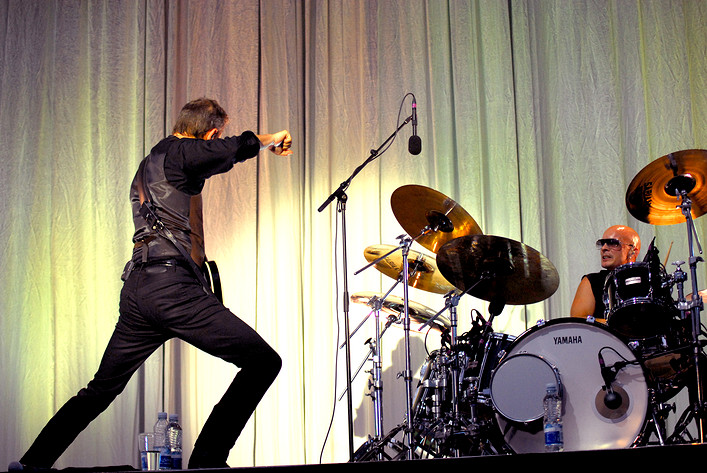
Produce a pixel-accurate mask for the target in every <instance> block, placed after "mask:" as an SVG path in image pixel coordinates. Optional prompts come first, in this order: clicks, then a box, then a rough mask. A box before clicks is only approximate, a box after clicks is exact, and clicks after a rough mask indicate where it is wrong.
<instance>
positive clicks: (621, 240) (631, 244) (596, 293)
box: [570, 225, 641, 322]
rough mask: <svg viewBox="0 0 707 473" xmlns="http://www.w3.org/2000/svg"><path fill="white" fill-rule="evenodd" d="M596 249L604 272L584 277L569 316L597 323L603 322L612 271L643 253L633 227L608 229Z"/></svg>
mask: <svg viewBox="0 0 707 473" xmlns="http://www.w3.org/2000/svg"><path fill="white" fill-rule="evenodd" d="M596 246H597V249H598V250H599V256H600V262H601V267H602V270H601V271H599V272H596V273H590V274H585V275H584V276H582V279H581V281H580V282H579V286H578V287H577V292H576V293H575V296H574V300H573V301H572V307H571V308H570V315H571V316H572V317H581V318H587V317H588V316H590V315H592V316H594V318H595V319H596V320H597V321H599V322H604V311H605V305H604V283H605V282H606V278H607V276H609V273H610V272H611V271H612V270H613V269H615V268H617V267H619V266H621V265H624V264H628V263H633V262H635V261H636V258H638V254H639V253H640V251H641V239H640V237H639V236H638V233H636V231H635V230H634V229H633V228H631V227H627V226H625V225H614V226H612V227H609V228H607V229H606V231H605V232H604V234H603V235H602V237H601V238H600V239H599V240H597V243H596Z"/></svg>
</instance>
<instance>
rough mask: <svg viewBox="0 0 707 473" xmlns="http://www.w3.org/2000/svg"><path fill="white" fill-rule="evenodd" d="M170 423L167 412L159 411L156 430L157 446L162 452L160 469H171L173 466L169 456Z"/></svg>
mask: <svg viewBox="0 0 707 473" xmlns="http://www.w3.org/2000/svg"><path fill="white" fill-rule="evenodd" d="M168 425H169V421H168V420H167V413H166V412H158V413H157V422H156V423H155V428H154V432H155V448H156V449H157V450H159V452H160V470H169V469H171V468H172V459H171V458H170V456H169V445H168V444H167V426H168Z"/></svg>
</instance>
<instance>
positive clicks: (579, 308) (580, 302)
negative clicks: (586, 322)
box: [570, 277, 595, 319]
mask: <svg viewBox="0 0 707 473" xmlns="http://www.w3.org/2000/svg"><path fill="white" fill-rule="evenodd" d="M594 305H595V302H594V293H593V292H592V285H591V284H590V283H589V279H587V278H586V277H583V278H582V280H581V281H580V282H579V286H578V287H577V292H576V293H575V295H574V300H573V301H572V307H571V308H570V316H572V317H581V318H583V319H586V318H587V317H588V316H590V315H592V314H594Z"/></svg>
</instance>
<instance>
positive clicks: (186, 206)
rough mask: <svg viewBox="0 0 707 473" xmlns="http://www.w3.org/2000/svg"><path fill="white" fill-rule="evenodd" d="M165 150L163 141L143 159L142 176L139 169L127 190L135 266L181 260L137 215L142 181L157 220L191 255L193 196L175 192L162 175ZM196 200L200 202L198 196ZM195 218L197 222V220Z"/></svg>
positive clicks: (169, 244) (168, 244) (166, 242)
mask: <svg viewBox="0 0 707 473" xmlns="http://www.w3.org/2000/svg"><path fill="white" fill-rule="evenodd" d="M168 146H169V143H168V142H165V141H163V142H161V143H158V144H157V145H156V146H155V147H154V148H153V149H152V151H151V152H150V154H149V155H147V157H145V159H144V171H143V173H142V176H141V175H140V174H141V172H140V170H139V169H138V172H137V173H136V174H135V177H134V178H133V182H132V185H131V187H130V202H131V205H132V212H133V222H134V224H135V233H134V235H133V242H134V243H135V247H134V249H133V258H132V259H133V261H135V262H136V263H138V262H145V261H148V260H161V259H168V258H179V257H180V253H179V251H178V250H177V249H176V248H175V246H174V244H172V242H170V241H169V240H167V239H165V238H163V237H161V236H160V235H158V234H157V232H156V231H155V230H153V229H152V228H150V227H149V226H148V224H147V222H146V221H145V219H144V218H143V217H142V215H140V205H141V196H140V189H139V183H140V181H141V177H142V181H143V183H144V184H143V185H144V188H145V189H146V190H147V194H148V195H147V198H149V200H151V201H152V204H153V206H154V209H155V213H156V214H157V216H158V217H159V218H160V220H162V223H164V225H165V226H166V227H167V228H169V229H170V230H171V231H172V233H173V234H174V236H175V238H176V239H177V241H178V242H179V244H181V245H182V246H183V247H184V249H185V250H186V252H187V253H191V252H192V236H191V233H192V228H191V224H190V214H191V211H190V209H191V205H192V197H193V196H191V195H189V194H186V193H184V192H182V191H180V190H178V189H176V188H175V187H174V186H172V185H171V184H170V183H169V182H168V181H167V178H166V177H165V173H164V162H165V156H166V152H167V148H168ZM141 168H142V166H141ZM141 168H140V169H141ZM198 197H199V198H200V196H198ZM199 210H200V206H199ZM198 217H199V219H200V216H198ZM197 264H200V262H198V261H197Z"/></svg>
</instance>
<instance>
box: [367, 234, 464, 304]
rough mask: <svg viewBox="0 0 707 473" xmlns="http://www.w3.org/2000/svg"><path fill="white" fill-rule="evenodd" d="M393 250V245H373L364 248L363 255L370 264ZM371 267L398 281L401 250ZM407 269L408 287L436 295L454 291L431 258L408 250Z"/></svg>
mask: <svg viewBox="0 0 707 473" xmlns="http://www.w3.org/2000/svg"><path fill="white" fill-rule="evenodd" d="M395 248H397V247H396V246H393V245H373V246H369V247H368V248H366V249H365V250H364V252H363V255H364V256H365V257H366V260H367V261H368V262H369V263H372V262H373V261H375V260H377V259H378V258H380V257H381V256H383V255H385V254H387V253H390V252H391V251H392V250H394V249H395ZM373 266H374V267H375V268H376V269H377V270H378V271H380V272H381V273H383V274H385V275H386V276H389V277H391V278H393V279H395V280H398V279H399V278H401V277H402V275H403V252H402V250H400V251H396V252H393V253H391V254H389V255H388V256H386V257H385V258H383V259H382V260H380V261H378V262H377V263H376V264H374V265H373ZM408 269H409V271H408V272H409V276H408V286H411V287H414V288H416V289H421V290H423V291H428V292H434V293H437V294H446V293H447V292H449V291H452V290H454V289H455V288H454V286H453V285H452V284H450V283H449V281H447V280H446V279H445V278H444V276H442V273H440V272H439V269H438V268H437V263H436V261H435V259H434V257H432V256H426V255H424V254H422V253H419V252H417V251H413V250H409V251H408Z"/></svg>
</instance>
